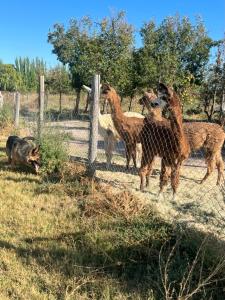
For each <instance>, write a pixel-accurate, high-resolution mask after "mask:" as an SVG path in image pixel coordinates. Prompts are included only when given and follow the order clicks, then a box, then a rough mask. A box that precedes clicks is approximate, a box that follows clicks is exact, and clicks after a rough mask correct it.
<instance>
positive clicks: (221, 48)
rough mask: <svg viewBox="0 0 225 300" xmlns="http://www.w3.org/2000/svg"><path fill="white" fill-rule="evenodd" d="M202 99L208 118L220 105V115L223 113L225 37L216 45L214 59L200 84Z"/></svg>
mask: <svg viewBox="0 0 225 300" xmlns="http://www.w3.org/2000/svg"><path fill="white" fill-rule="evenodd" d="M202 99H203V105H204V107H205V113H206V115H207V117H208V119H209V120H211V119H212V117H213V114H214V113H215V108H216V105H217V106H218V105H219V107H220V117H221V118H222V117H223V115H224V113H225V39H224V40H222V41H220V42H219V43H218V46H217V53H216V60H215V61H214V62H213V63H212V64H211V65H209V67H208V69H207V73H206V75H205V80H204V82H203V85H202Z"/></svg>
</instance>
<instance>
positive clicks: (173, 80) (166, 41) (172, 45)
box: [135, 15, 214, 92]
mask: <svg viewBox="0 0 225 300" xmlns="http://www.w3.org/2000/svg"><path fill="white" fill-rule="evenodd" d="M140 33H141V37H142V41H143V47H142V48H140V49H139V50H138V51H136V54H135V55H136V64H137V70H138V73H137V76H138V77H139V82H140V85H141V86H144V87H146V86H149V85H151V86H153V87H154V86H155V85H156V84H157V82H159V81H163V82H166V83H167V84H173V85H174V87H175V88H176V89H177V90H178V91H180V92H182V91H183V90H184V89H185V85H186V83H187V82H188V84H189V83H190V82H189V80H187V78H188V79H190V80H191V84H197V85H200V84H201V82H202V80H203V76H204V71H205V67H206V65H207V63H208V60H209V54H210V48H211V47H212V46H213V45H214V44H213V42H212V40H211V39H210V38H209V37H208V35H207V33H206V30H205V27H204V24H203V22H202V21H201V20H200V19H197V20H196V25H192V24H191V22H190V20H189V19H188V18H187V17H184V18H180V17H179V15H176V16H174V17H167V18H165V19H164V20H163V21H162V23H161V24H160V25H159V26H158V27H157V26H156V24H155V23H154V22H153V21H150V22H148V23H145V24H144V26H143V27H142V28H141V31H140Z"/></svg>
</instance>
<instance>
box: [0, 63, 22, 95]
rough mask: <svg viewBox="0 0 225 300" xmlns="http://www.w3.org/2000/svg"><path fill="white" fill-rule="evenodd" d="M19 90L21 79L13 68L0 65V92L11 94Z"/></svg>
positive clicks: (7, 65)
mask: <svg viewBox="0 0 225 300" xmlns="http://www.w3.org/2000/svg"><path fill="white" fill-rule="evenodd" d="M21 89H23V81H22V77H21V75H20V74H19V73H18V72H17V71H16V69H15V68H14V66H13V65H10V64H0V90H3V91H9V92H12V91H19V90H21Z"/></svg>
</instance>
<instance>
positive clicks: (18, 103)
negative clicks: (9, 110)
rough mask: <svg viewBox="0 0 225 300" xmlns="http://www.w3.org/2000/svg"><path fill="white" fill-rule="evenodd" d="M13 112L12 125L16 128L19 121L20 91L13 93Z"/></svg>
mask: <svg viewBox="0 0 225 300" xmlns="http://www.w3.org/2000/svg"><path fill="white" fill-rule="evenodd" d="M14 105H15V113H14V125H15V127H16V128H18V127H19V121H20V93H19V92H16V93H15V104H14Z"/></svg>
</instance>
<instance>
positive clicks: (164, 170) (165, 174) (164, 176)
mask: <svg viewBox="0 0 225 300" xmlns="http://www.w3.org/2000/svg"><path fill="white" fill-rule="evenodd" d="M170 171H171V170H170V167H169V165H168V164H167V163H166V161H165V160H164V159H162V161H161V173H160V184H159V187H160V191H159V194H161V193H163V191H164V189H165V186H166V185H167V184H168V180H169V177H170V173H171V172H170Z"/></svg>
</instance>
